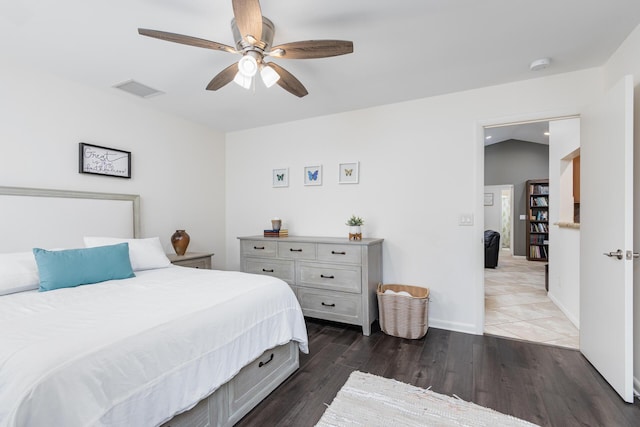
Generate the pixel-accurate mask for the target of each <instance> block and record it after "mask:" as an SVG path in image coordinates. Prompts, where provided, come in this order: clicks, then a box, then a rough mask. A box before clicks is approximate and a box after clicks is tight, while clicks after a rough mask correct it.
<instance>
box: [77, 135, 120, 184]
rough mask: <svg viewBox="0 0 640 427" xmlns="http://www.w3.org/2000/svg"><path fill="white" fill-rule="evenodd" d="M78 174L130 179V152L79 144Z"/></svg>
mask: <svg viewBox="0 0 640 427" xmlns="http://www.w3.org/2000/svg"><path fill="white" fill-rule="evenodd" d="M78 148H79V161H78V172H79V173H87V174H92V175H105V176H114V177H116V178H127V179H130V178H131V152H130V151H124V150H118V149H116V148H109V147H102V146H100V145H93V144H87V143H84V142H81V143H79V145H78Z"/></svg>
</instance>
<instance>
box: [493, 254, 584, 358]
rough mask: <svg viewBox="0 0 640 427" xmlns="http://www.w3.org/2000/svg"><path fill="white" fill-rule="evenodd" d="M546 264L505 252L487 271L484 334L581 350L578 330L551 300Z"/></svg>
mask: <svg viewBox="0 0 640 427" xmlns="http://www.w3.org/2000/svg"><path fill="white" fill-rule="evenodd" d="M544 264H545V263H544V262H535V261H527V260H526V259H525V258H521V257H515V258H514V257H512V256H511V254H510V252H509V251H507V250H502V251H501V252H500V257H499V260H498V267H497V268H495V269H492V268H486V269H485V270H484V290H485V299H484V308H485V323H484V332H485V333H487V334H491V335H500V336H504V337H509V338H516V339H522V340H526V341H534V342H541V343H545V344H552V345H557V346H562V347H569V348H576V349H577V348H578V338H579V333H578V329H577V328H576V327H575V326H574V325H573V323H571V321H570V320H569V319H567V317H566V316H565V315H564V313H562V311H560V309H559V308H558V307H556V305H555V304H554V303H553V302H552V301H551V300H550V299H549V297H547V292H546V291H545V288H544Z"/></svg>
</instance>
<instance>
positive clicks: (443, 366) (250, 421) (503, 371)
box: [237, 319, 640, 427]
mask: <svg viewBox="0 0 640 427" xmlns="http://www.w3.org/2000/svg"><path fill="white" fill-rule="evenodd" d="M307 328H308V333H309V348H310V352H309V354H308V355H305V354H301V355H300V356H301V357H300V369H299V370H298V371H296V372H295V373H294V374H293V375H292V376H291V377H290V378H289V379H288V380H287V381H286V382H285V383H283V384H282V385H281V386H280V387H278V389H276V390H275V391H274V392H273V393H271V395H270V396H269V397H267V399H265V400H264V401H263V402H262V403H261V404H260V405H259V406H257V407H256V408H255V409H254V410H253V411H251V412H250V413H249V414H247V415H246V416H245V417H244V418H243V419H242V420H241V421H240V422H239V423H238V424H237V426H241V427H246V426H295V427H304V426H313V425H315V424H316V423H317V422H318V420H319V419H320V417H321V416H322V414H323V413H324V411H325V409H326V407H327V406H328V405H329V404H330V403H331V401H332V400H333V398H334V397H335V395H336V394H337V393H338V390H339V389H340V388H341V387H342V385H343V384H344V383H345V382H346V381H347V378H348V377H349V374H351V372H352V371H354V370H359V371H362V372H369V373H371V374H375V375H379V376H383V377H387V378H394V379H396V380H398V381H402V382H405V383H409V384H413V385H416V386H419V387H423V388H426V387H429V386H431V389H432V390H433V391H435V392H438V393H442V394H446V395H449V396H451V395H453V394H455V395H457V396H458V397H460V398H461V399H464V400H467V401H472V402H474V403H477V404H479V405H482V406H486V407H489V408H492V409H495V410H497V411H500V412H503V413H506V414H510V415H513V416H516V417H519V418H522V419H525V420H527V421H530V422H533V423H536V424H539V425H542V426H562V427H565V426H615V427H618V426H620V427H622V426H640V403H638V401H637V400H636V403H634V404H633V405H631V404H627V403H624V401H623V400H622V399H621V398H620V397H619V396H618V395H617V394H616V393H615V392H614V391H613V389H612V388H611V387H610V386H609V385H608V384H607V383H606V381H605V380H604V379H603V378H602V377H601V376H600V375H599V374H598V372H597V371H596V370H595V369H594V368H593V367H592V366H591V365H590V364H589V362H587V360H586V359H585V358H584V357H583V356H582V355H581V354H580V353H579V352H578V351H576V350H570V349H564V348H560V347H551V346H546V345H542V344H534V343H527V342H521V341H514V340H508V339H504V338H498V337H492V336H478V335H469V334H463V333H459V332H451V331H446V330H442V329H434V328H429V331H428V333H427V336H426V337H424V338H423V339H420V340H407V339H401V338H395V337H391V336H388V335H385V334H384V333H382V332H380V331H379V328H377V330H376V332H373V333H372V334H371V336H369V337H365V336H363V335H362V331H361V329H360V328H356V327H352V326H347V325H340V324H335V323H328V322H322V321H318V320H312V319H307Z"/></svg>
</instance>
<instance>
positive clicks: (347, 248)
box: [318, 243, 362, 264]
mask: <svg viewBox="0 0 640 427" xmlns="http://www.w3.org/2000/svg"><path fill="white" fill-rule="evenodd" d="M318 261H328V262H345V263H349V264H360V263H362V247H361V246H359V245H332V244H328V243H319V244H318Z"/></svg>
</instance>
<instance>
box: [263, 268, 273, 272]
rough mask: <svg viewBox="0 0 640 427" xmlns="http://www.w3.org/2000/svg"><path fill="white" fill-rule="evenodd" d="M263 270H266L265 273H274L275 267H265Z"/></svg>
mask: <svg viewBox="0 0 640 427" xmlns="http://www.w3.org/2000/svg"><path fill="white" fill-rule="evenodd" d="M262 271H264V272H265V273H273V268H271V269H269V270H267V269H266V268H263V269H262Z"/></svg>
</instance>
